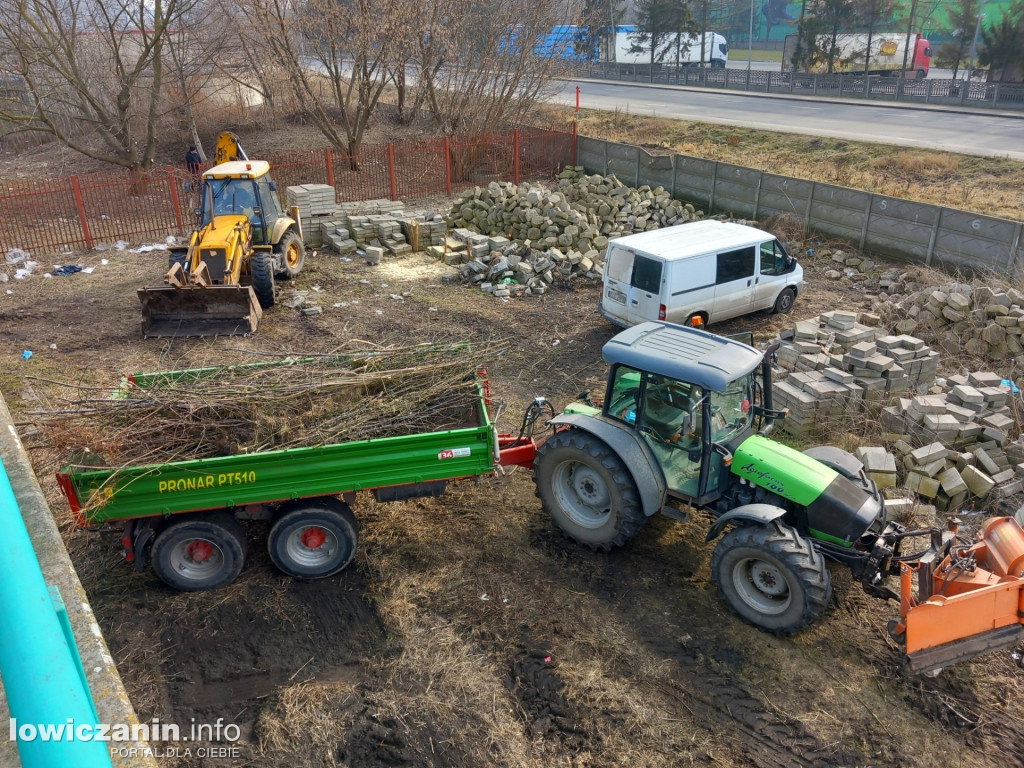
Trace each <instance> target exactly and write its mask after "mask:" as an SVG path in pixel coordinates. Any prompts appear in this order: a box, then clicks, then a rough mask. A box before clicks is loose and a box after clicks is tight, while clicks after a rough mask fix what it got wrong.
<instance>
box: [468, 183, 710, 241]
mask: <svg viewBox="0 0 1024 768" xmlns="http://www.w3.org/2000/svg"><path fill="white" fill-rule="evenodd" d="M702 218H704V212H703V211H697V210H695V209H694V207H693V206H692V205H690V204H689V203H683V202H680V201H679V200H673V199H672V195H671V194H670V193H669V192H667V191H666V190H665V189H664V188H663V187H655V188H653V189H652V188H651V187H649V186H647V185H644V186H642V187H640V188H639V189H634V188H632V187H628V186H626V185H625V184H623V183H622V182H621V181H619V180H618V179H617V178H615V177H614V176H599V175H593V176H588V175H587V174H586V171H585V170H584V169H583V168H582V167H575V168H567V169H566V170H565V171H563V172H562V173H561V174H559V177H558V183H557V187H556V188H555V189H554V190H549V189H546V188H545V187H543V186H540V185H536V184H526V183H524V184H519V185H518V186H517V185H515V184H510V183H501V182H491V183H490V184H489V185H488V186H486V187H475V188H474V189H471V190H468V191H466V192H464V193H463V194H462V195H461V197H460V198H459V199H458V200H456V201H455V203H454V204H453V206H452V211H451V215H450V221H451V223H452V226H453V227H455V228H462V227H464V228H468V229H471V230H473V231H475V232H480V233H482V234H486V235H492V236H495V235H502V236H507V237H509V238H510V239H513V240H518V241H529V244H530V245H532V246H533V247H535V248H540V249H541V250H543V249H546V248H562V249H568V248H573V249H575V250H578V251H581V252H583V253H586V252H587V251H589V250H591V249H592V248H593V249H596V250H598V251H599V252H601V253H604V250H605V249H606V248H607V246H608V238H609V237H614V236H616V235H622V234H632V233H634V232H644V231H646V230H649V229H658V228H660V227H666V226H671V225H673V224H684V223H686V222H688V221H695V220H697V219H702Z"/></svg>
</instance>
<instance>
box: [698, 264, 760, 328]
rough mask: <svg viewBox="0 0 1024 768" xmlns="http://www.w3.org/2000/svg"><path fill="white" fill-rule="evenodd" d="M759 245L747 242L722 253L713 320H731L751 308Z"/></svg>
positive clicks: (711, 320) (718, 268) (716, 278)
mask: <svg viewBox="0 0 1024 768" xmlns="http://www.w3.org/2000/svg"><path fill="white" fill-rule="evenodd" d="M756 264H757V246H756V245H746V246H744V247H742V248H736V249H734V250H731V251H722V252H720V253H719V254H718V265H717V267H716V270H715V307H714V310H713V311H712V315H711V319H710V320H709V322H718V321H721V320H728V319H729V318H730V317H737V316H739V315H743V314H746V313H747V312H750V311H751V305H752V304H753V300H754V290H753V288H754V267H755V266H756Z"/></svg>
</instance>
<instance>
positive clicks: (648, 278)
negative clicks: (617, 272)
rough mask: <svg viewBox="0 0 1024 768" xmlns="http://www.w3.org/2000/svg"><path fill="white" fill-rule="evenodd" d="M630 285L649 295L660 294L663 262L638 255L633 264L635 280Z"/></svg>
mask: <svg viewBox="0 0 1024 768" xmlns="http://www.w3.org/2000/svg"><path fill="white" fill-rule="evenodd" d="M630 285H632V286H633V287H634V288H639V289H640V290H641V291H647V292H648V293H660V292H661V262H660V261H655V260H654V259H648V258H647V257H646V256H640V255H639V254H638V255H637V257H636V260H635V261H634V262H633V279H632V280H631V281H630Z"/></svg>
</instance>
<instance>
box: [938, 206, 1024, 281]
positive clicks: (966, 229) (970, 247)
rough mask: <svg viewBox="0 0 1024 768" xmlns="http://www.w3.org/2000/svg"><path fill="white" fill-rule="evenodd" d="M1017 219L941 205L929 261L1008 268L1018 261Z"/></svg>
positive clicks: (964, 266)
mask: <svg viewBox="0 0 1024 768" xmlns="http://www.w3.org/2000/svg"><path fill="white" fill-rule="evenodd" d="M1020 231H1021V224H1020V222H1014V221H1008V220H1006V219H997V218H995V217H992V216H982V215H980V214H976V213H970V212H968V211H958V210H955V209H953V208H944V209H943V211H942V225H941V227H939V229H938V232H937V234H936V237H935V246H934V249H933V253H932V260H931V263H934V264H937V265H941V266H944V267H946V268H953V269H971V270H991V271H996V272H1007V271H1010V270H1012V269H1013V268H1014V265H1015V264H1020V263H1021V261H1020V258H1021V253H1020Z"/></svg>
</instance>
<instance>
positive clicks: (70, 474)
mask: <svg viewBox="0 0 1024 768" xmlns="http://www.w3.org/2000/svg"><path fill="white" fill-rule="evenodd" d="M216 371H217V369H201V370H198V371H188V372H181V371H176V372H175V371H172V372H163V373H160V374H146V375H143V374H138V375H134V376H131V377H128V379H127V380H126V385H127V386H139V387H145V386H149V385H152V384H153V383H154V382H155V381H158V380H159V379H160V378H167V377H178V378H180V377H181V376H183V375H192V376H199V375H203V376H206V375H216ZM477 391H478V397H477V398H476V400H475V403H474V404H473V407H472V408H471V411H472V413H469V414H467V418H466V421H467V423H468V426H465V427H462V428H457V429H446V430H443V431H437V432H425V433H418V434H410V435H400V436H394V437H383V438H377V439H368V440H355V441H350V442H343V443H336V444H330V445H323V446H317V447H310V448H292V449H288V450H278V451H266V452H260V453H252V454H240V455H234V456H222V457H216V458H208V459H196V460H190V461H180V462H171V463H164V464H151V465H140V466H131V467H127V468H118V469H109V468H108V469H96V468H94V467H91V466H88V465H85V464H75V463H72V464H68V465H67V466H65V467H64V468H63V469H62V470H61V471H60V472H59V473H58V474H57V480H58V482H59V484H60V487H61V489H62V491H63V492H64V495H65V496H66V497H67V499H68V502H69V503H70V505H71V510H72V512H73V513H74V515H75V519H76V522H77V524H78V525H79V526H80V527H92V526H96V525H100V524H104V523H107V524H109V523H124V526H125V532H124V536H123V538H122V544H123V546H124V550H125V557H126V559H127V560H128V561H129V562H135V563H136V564H137V565H138V566H139V567H140V568H142V567H143V565H144V563H145V560H146V555H147V554H149V556H150V557H151V559H152V564H153V568H154V570H155V571H156V573H157V575H158V576H159V577H160V578H161V579H162V580H163V581H164V582H166V583H167V584H168V585H170V586H172V587H174V588H176V589H181V590H198V589H212V588H216V587H221V586H224V585H226V584H229V583H230V582H231V581H233V580H234V579H235V578H236V577H237V576H238V574H239V573H240V572H241V570H242V567H243V565H244V562H245V554H246V548H247V538H246V535H245V533H244V530H243V528H242V526H241V524H240V523H239V521H240V520H266V521H269V523H270V531H269V535H268V549H269V552H270V557H271V559H272V560H273V562H274V564H275V565H276V566H277V567H278V568H280V569H281V570H282V571H284V572H285V573H287V574H289V575H291V576H294V577H297V578H302V579H315V578H322V577H325V576H330V575H332V574H334V573H337V572H338V571H340V570H341V569H343V568H344V567H345V566H346V565H348V563H349V562H350V561H351V559H352V555H353V554H354V552H355V547H356V540H357V530H358V526H357V524H356V520H355V517H354V516H353V514H352V511H351V505H352V503H353V502H354V500H355V494H356V492H358V491H371V492H372V493H373V495H374V497H375V498H376V499H377V501H400V500H403V499H410V498H415V497H420V496H437V495H440V494H442V493H444V491H445V488H446V486H447V483H448V482H451V481H454V480H460V479H464V478H470V477H479V476H482V475H488V474H491V473H493V472H494V471H495V469H496V468H497V467H498V466H499V465H502V466H512V465H522V466H526V467H530V466H532V465H533V458H534V455H535V453H536V445H535V443H534V441H533V439H532V438H531V437H530V436H529V435H526V434H520V435H518V436H512V435H500V434H498V432H497V430H496V428H495V426H494V424H493V422H492V418H491V413H490V398H489V394H488V389H487V381H486V379H485V378H482V379H481V380H480V381H479V385H478V388H477ZM534 420H535V419H534ZM525 423H527V422H526V421H525V420H524V424H525ZM530 423H531V424H532V421H530Z"/></svg>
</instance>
